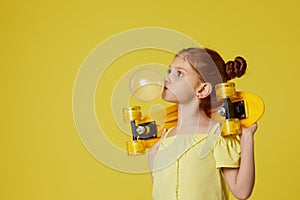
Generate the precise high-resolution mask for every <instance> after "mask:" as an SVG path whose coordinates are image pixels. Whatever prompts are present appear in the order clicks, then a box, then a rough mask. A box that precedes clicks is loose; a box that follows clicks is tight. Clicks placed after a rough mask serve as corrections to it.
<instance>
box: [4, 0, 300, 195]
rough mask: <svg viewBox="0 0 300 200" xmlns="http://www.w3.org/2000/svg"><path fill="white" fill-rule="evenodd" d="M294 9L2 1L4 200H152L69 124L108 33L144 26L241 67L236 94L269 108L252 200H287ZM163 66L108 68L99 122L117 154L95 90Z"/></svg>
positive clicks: (135, 57) (292, 135) (138, 56)
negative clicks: (85, 74)
mask: <svg viewBox="0 0 300 200" xmlns="http://www.w3.org/2000/svg"><path fill="white" fill-rule="evenodd" d="M298 8H299V4H298V2H297V1H296V0H287V1H281V2H280V3H276V2H274V1H271V0H267V1H259V0H255V1H248V2H245V1H237V0H236V1H235V0H230V1H219V2H218V3H216V2H214V1H201V0H200V1H189V0H187V1H178V2H176V1H169V0H167V1H145V2H143V1H116V0H112V1H106V2H101V1H82V2H80V1H53V0H52V1H49V0H46V1H32V0H29V1H19V2H16V1H10V2H9V1H6V2H4V1H2V2H1V3H0V13H1V14H0V15H1V17H0V25H1V32H0V36H1V37H0V45H1V53H0V56H1V59H0V60H1V73H0V76H1V78H0V87H1V90H0V91H1V100H0V101H1V129H0V134H1V139H0V155H1V156H0V158H1V162H0V199H3V200H4V199H5V200H12V199H14V200H15V199H22V200H25V199H28V200H29V199H30V200H35V199H36V200H40V199H43V200H44V199H45V200H47V199H49V200H53V199H73V200H74V199H89V200H92V199H151V180H150V177H149V175H148V174H131V173H124V172H119V171H117V170H114V169H111V168H109V167H107V166H105V165H103V164H101V163H100V162H99V161H98V160H96V159H95V158H94V157H93V156H92V155H91V154H90V153H89V152H88V151H87V150H86V148H85V147H84V146H83V144H82V142H81V141H80V138H79V136H78V133H77V130H76V127H75V124H74V120H73V114H72V92H73V85H74V82H75V79H76V75H77V72H78V70H79V69H80V66H81V64H82V63H83V61H84V59H85V58H86V57H87V56H88V55H89V53H90V52H91V51H92V50H93V49H94V48H95V47H96V46H97V45H98V44H99V43H101V42H102V41H104V40H105V39H107V38H108V37H110V36H112V35H114V34H117V33H120V32H122V31H126V30H129V29H133V28H139V27H149V26H151V27H153V26H154V27H163V28H169V29H174V30H177V31H180V32H182V33H184V34H186V35H188V36H190V37H192V38H194V39H195V40H197V41H198V42H199V43H200V44H201V45H203V46H207V47H210V48H212V49H215V50H217V51H218V52H220V53H221V54H222V56H223V57H224V59H225V60H229V59H233V58H234V57H235V56H236V55H242V56H244V57H245V58H246V59H247V61H248V64H249V69H248V74H247V76H245V77H244V78H242V79H240V80H237V81H236V83H237V87H238V89H240V90H245V91H250V92H254V93H257V94H259V95H260V96H262V98H263V99H264V101H265V104H266V112H265V114H264V116H263V118H262V119H261V120H260V121H259V130H258V131H257V133H256V166H257V167H256V168H257V182H256V185H255V190H254V193H253V195H252V197H251V199H255V200H256V199H258V200H264V199H295V198H296V197H297V196H298V195H297V194H298V191H297V189H298V186H299V184H298V180H299V179H300V175H299V173H298V169H299V167H300V165H299V161H298V157H299V153H300V145H299V141H300V135H299V130H298V128H297V125H298V123H299V122H298V120H297V119H298V118H297V116H298V114H299V111H300V110H299V106H298V105H297V104H296V102H298V97H299V94H298V92H299V89H298V87H296V86H297V85H299V83H298V81H297V80H299V78H298V76H299V73H298V72H299V71H298V68H299V62H298V60H299V53H300V52H299V45H300V43H299V41H300V40H299V39H298V37H299V34H300V33H299V27H298V24H299V17H300V15H299V12H298ZM174 42H176V41H174ZM170 61H171V56H170V55H169V54H167V53H165V52H158V51H150V50H149V51H147V50H145V51H141V52H134V53H132V54H128V55H127V57H126V55H125V56H123V57H122V58H120V59H119V60H117V61H116V62H115V63H113V64H112V66H111V68H110V70H108V71H107V73H106V76H107V77H110V79H109V78H107V77H104V79H103V82H104V83H103V82H100V83H99V84H100V85H99V87H98V89H97V92H96V100H97V102H98V103H96V109H97V116H98V119H99V121H100V122H103V124H106V125H105V126H106V130H109V128H111V129H112V131H111V132H112V133H110V132H109V131H107V132H106V134H107V135H108V137H109V138H110V139H111V140H112V141H115V143H116V145H122V143H123V142H124V143H125V137H124V136H123V135H122V134H121V133H119V132H120V130H118V129H117V128H116V126H115V124H114V122H113V120H112V117H111V113H110V107H109V106H103V104H101V103H99V102H101V101H102V100H103V101H107V102H109V99H108V100H107V98H105V99H102V97H103V96H106V97H107V96H108V97H109V96H110V95H111V93H110V91H109V89H105V90H103V91H100V90H99V88H100V87H101V84H106V85H107V88H112V87H113V83H114V81H115V80H117V79H118V78H120V77H121V76H122V73H120V71H119V70H118V68H116V66H125V65H126V66H127V67H129V68H130V66H136V65H140V64H143V63H148V62H161V63H163V64H166V65H167V64H168V63H170ZM101 92H103V93H101ZM105 116H107V117H105ZM110 134H111V135H110ZM119 136H120V137H119ZM120 138H121V139H120Z"/></svg>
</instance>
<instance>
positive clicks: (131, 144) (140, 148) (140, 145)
mask: <svg viewBox="0 0 300 200" xmlns="http://www.w3.org/2000/svg"><path fill="white" fill-rule="evenodd" d="M126 146H127V153H128V155H129V156H135V155H143V154H145V142H144V141H143V140H132V141H128V142H126Z"/></svg>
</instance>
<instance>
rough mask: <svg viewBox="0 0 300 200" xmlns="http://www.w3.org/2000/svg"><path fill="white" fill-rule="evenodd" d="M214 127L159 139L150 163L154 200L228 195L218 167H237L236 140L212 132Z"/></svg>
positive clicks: (237, 146)
mask: <svg viewBox="0 0 300 200" xmlns="http://www.w3.org/2000/svg"><path fill="white" fill-rule="evenodd" d="M217 130H218V126H215V127H214V128H213V129H212V130H211V131H210V132H209V134H193V135H192V134H190V135H176V136H170V137H165V138H163V139H162V140H161V143H160V146H159V150H158V152H157V154H156V156H155V160H154V165H153V166H154V167H153V178H154V179H153V190H152V196H153V199H154V200H160V199H162V200H166V199H167V200H175V199H176V200H177V199H180V200H196V199H203V200H210V199H213V200H219V199H222V200H223V199H228V198H229V197H228V195H229V193H228V188H227V185H226V183H225V179H224V177H223V174H222V171H221V168H222V167H227V168H238V167H239V160H240V142H239V140H238V138H237V137H236V136H227V137H226V138H224V137H222V136H219V135H216V134H215V132H216V131H217ZM166 135H167V134H166Z"/></svg>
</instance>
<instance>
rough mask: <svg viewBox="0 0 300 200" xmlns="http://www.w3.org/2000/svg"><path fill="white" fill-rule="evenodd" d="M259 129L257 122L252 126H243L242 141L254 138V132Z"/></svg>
mask: <svg viewBox="0 0 300 200" xmlns="http://www.w3.org/2000/svg"><path fill="white" fill-rule="evenodd" d="M256 130H257V123H254V124H253V125H251V126H250V127H248V128H246V127H242V135H240V138H241V142H242V143H243V141H247V140H249V139H251V140H253V136H254V133H255V132H256Z"/></svg>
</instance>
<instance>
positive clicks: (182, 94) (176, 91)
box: [165, 81, 196, 103]
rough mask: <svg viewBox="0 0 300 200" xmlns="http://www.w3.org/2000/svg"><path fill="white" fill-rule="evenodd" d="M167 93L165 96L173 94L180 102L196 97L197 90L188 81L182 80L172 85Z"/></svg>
mask: <svg viewBox="0 0 300 200" xmlns="http://www.w3.org/2000/svg"><path fill="white" fill-rule="evenodd" d="M165 95H166V96H165V97H167V95H169V96H173V97H172V98H175V99H176V100H177V102H179V103H184V102H187V101H189V100H191V99H192V98H195V97H196V93H195V91H194V90H193V88H192V87H191V85H190V84H189V83H188V82H187V81H180V82H176V84H173V85H170V87H169V89H168V90H167V91H166V93H165Z"/></svg>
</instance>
